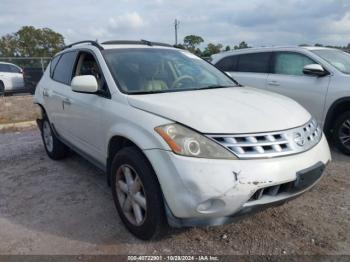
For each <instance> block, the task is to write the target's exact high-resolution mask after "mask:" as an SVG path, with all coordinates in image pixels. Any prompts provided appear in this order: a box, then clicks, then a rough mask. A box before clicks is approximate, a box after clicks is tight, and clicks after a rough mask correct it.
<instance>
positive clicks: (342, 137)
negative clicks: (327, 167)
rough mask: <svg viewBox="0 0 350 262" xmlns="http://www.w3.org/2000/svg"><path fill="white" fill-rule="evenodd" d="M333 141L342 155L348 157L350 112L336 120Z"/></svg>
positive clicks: (349, 152) (349, 149)
mask: <svg viewBox="0 0 350 262" xmlns="http://www.w3.org/2000/svg"><path fill="white" fill-rule="evenodd" d="M333 141H334V144H335V146H336V147H337V148H338V149H339V150H340V151H341V152H342V153H344V154H346V155H350V111H347V112H345V113H343V114H342V115H340V116H339V117H338V118H337V119H336V121H335V124H334V130H333Z"/></svg>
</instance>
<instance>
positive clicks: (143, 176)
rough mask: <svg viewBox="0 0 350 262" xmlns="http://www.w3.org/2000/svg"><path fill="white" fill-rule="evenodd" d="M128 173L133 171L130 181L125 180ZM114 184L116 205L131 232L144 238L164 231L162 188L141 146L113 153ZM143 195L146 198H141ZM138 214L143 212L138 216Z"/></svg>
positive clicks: (155, 236)
mask: <svg viewBox="0 0 350 262" xmlns="http://www.w3.org/2000/svg"><path fill="white" fill-rule="evenodd" d="M128 169H129V171H128ZM125 174H129V175H131V177H132V179H133V180H130V179H129V180H128V181H129V182H130V183H127V182H126V181H127V177H129V178H130V176H129V175H125ZM137 177H138V178H139V179H137ZM131 181H133V182H132V183H131ZM135 181H137V182H135ZM117 182H118V183H117ZM128 184H129V185H128ZM111 185H112V186H111V188H112V195H113V200H114V203H115V206H116V209H117V211H118V213H119V216H120V218H121V220H122V221H123V223H124V225H125V226H126V228H127V229H128V230H129V231H130V232H131V233H132V234H134V235H135V236H136V237H138V238H140V239H142V240H149V239H151V238H158V237H161V236H162V235H163V234H164V233H165V232H164V231H165V229H166V219H165V212H164V203H163V196H162V192H161V189H160V186H159V183H158V180H157V178H156V174H155V172H154V170H153V168H152V166H151V164H150V163H149V162H148V160H147V158H146V157H145V156H144V155H143V154H142V152H141V151H140V150H139V149H138V148H136V147H126V148H123V149H121V150H120V151H119V152H118V153H117V154H116V155H115V156H114V159H113V161H112V166H111ZM137 185H138V186H137ZM126 192H127V193H126ZM141 197H143V200H145V201H141V200H142V198H141ZM123 199H124V201H123ZM127 199H129V201H128V200H127ZM140 199H141V200H140ZM140 203H141V204H140ZM135 205H137V206H138V207H136V206H135ZM123 207H124V208H123ZM136 214H141V216H140V215H139V219H137V217H138V216H137V215H136ZM141 218H142V219H141Z"/></svg>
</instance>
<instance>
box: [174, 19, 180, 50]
mask: <svg viewBox="0 0 350 262" xmlns="http://www.w3.org/2000/svg"><path fill="white" fill-rule="evenodd" d="M179 24H180V21H179V20H177V19H175V23H174V26H175V45H177V30H178V28H179Z"/></svg>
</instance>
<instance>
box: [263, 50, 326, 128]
mask: <svg viewBox="0 0 350 262" xmlns="http://www.w3.org/2000/svg"><path fill="white" fill-rule="evenodd" d="M308 64H317V62H315V61H314V60H312V59H311V58H309V57H307V56H306V55H304V54H301V53H296V52H276V53H274V57H273V63H272V67H273V68H272V73H271V74H269V76H268V79H267V88H268V90H270V91H273V92H276V93H280V94H282V95H285V96H288V97H290V98H292V99H294V100H295V101H297V102H299V103H300V104H301V105H302V106H303V107H304V108H306V109H307V110H308V111H309V112H310V113H311V114H312V115H313V116H314V117H315V118H316V119H317V121H318V122H319V123H322V119H323V118H322V117H323V109H324V104H325V99H326V93H327V89H328V86H329V82H330V76H324V77H317V76H310V75H305V74H304V73H303V68H304V66H305V65H308Z"/></svg>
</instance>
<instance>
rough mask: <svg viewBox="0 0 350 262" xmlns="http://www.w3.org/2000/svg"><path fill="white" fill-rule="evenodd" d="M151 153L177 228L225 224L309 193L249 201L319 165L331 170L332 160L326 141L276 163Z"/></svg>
mask: <svg viewBox="0 0 350 262" xmlns="http://www.w3.org/2000/svg"><path fill="white" fill-rule="evenodd" d="M145 154H146V155H147V157H148V159H149V160H150V161H151V163H152V165H153V167H154V169H155V172H156V174H157V176H158V180H159V182H160V185H161V188H162V191H163V194H164V198H165V202H166V206H167V208H166V209H167V213H168V220H169V223H170V224H171V225H173V226H192V225H218V224H223V223H227V222H231V221H232V220H234V219H236V218H237V217H239V216H241V215H243V214H245V213H247V212H246V211H248V210H251V211H255V210H256V209H263V208H266V207H268V206H271V205H278V204H281V203H283V202H285V201H288V200H290V199H291V198H294V197H296V196H298V195H300V194H301V193H303V192H304V191H306V190H307V189H306V190H304V191H302V192H299V193H296V194H289V195H280V196H276V197H273V198H270V199H269V198H267V199H266V198H265V199H261V200H258V201H251V202H248V200H249V199H250V198H251V196H252V195H253V194H254V193H255V192H256V191H257V190H259V189H261V188H264V187H268V186H273V185H278V184H282V183H287V182H290V181H294V180H296V178H297V173H298V172H300V171H301V170H305V169H307V168H310V167H312V166H315V165H316V164H317V163H320V164H321V165H326V164H327V163H328V162H329V160H330V151H329V147H328V144H327V141H326V139H325V137H324V136H323V138H322V139H321V141H320V143H319V144H318V145H316V146H315V147H314V148H312V149H311V150H309V151H307V152H304V153H301V154H297V155H293V156H288V157H280V158H272V159H259V160H210V159H197V158H189V157H181V156H178V155H175V154H173V153H171V152H168V151H164V150H157V149H154V150H145ZM317 181H318V180H317ZM317 181H316V182H317ZM316 182H315V183H316ZM315 183H313V184H312V185H311V186H313V185H314V184H315ZM311 186H310V188H311ZM235 214H236V216H235Z"/></svg>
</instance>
